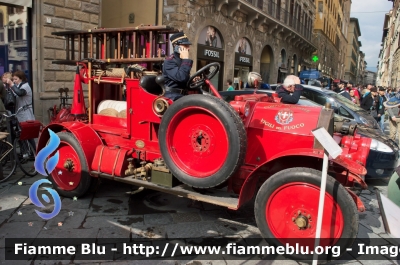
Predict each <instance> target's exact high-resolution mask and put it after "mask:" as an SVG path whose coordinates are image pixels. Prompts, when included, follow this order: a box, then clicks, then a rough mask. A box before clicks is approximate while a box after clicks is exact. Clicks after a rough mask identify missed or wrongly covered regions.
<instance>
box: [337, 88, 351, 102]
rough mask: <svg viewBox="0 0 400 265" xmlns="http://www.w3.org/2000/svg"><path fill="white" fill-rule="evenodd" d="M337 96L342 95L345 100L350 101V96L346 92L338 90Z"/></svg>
mask: <svg viewBox="0 0 400 265" xmlns="http://www.w3.org/2000/svg"><path fill="white" fill-rule="evenodd" d="M338 94H339V95H342V96H343V97H345V98H347V99H349V100H351V96H350V94H349V92H347V91H346V90H344V89H343V90H340V91H339V92H338Z"/></svg>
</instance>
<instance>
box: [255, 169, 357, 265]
mask: <svg viewBox="0 0 400 265" xmlns="http://www.w3.org/2000/svg"><path fill="white" fill-rule="evenodd" d="M320 185H321V172H320V171H317V170H314V169H309V168H290V169H286V170H282V171H280V172H278V173H276V174H274V175H273V176H272V177H270V178H269V179H268V180H267V181H266V182H265V183H264V184H263V185H262V186H261V188H260V190H259V192H258V194H257V197H256V202H255V217H256V221H257V225H258V228H259V229H260V231H261V234H262V235H263V237H264V238H265V240H266V241H267V242H269V243H270V244H272V245H275V246H281V245H283V246H285V245H286V244H287V243H288V244H289V245H295V243H299V244H300V246H304V247H306V246H308V247H309V249H310V250H313V246H314V240H315V234H316V225H317V215H318V202H319V193H320ZM357 231H358V212H357V208H356V205H355V203H354V201H353V199H352V198H351V196H350V195H349V193H348V192H347V191H346V189H345V188H344V187H343V186H342V185H341V184H340V183H339V182H337V181H336V180H335V179H334V178H332V177H330V176H328V179H327V185H326V193H325V203H324V213H323V220H322V233H321V242H320V246H323V247H325V246H340V247H341V248H340V250H341V251H343V252H342V253H344V251H345V249H346V247H351V245H352V244H353V242H354V240H355V238H356V236H357ZM342 253H340V254H342ZM329 255H332V253H330V254H329V253H328V254H327V255H326V256H319V259H320V260H322V259H331V258H332V256H329ZM288 256H290V257H291V258H294V259H308V260H309V259H312V255H309V256H307V255H306V256H304V255H303V256H296V255H288ZM333 258H338V255H336V253H335V255H334V256H333Z"/></svg>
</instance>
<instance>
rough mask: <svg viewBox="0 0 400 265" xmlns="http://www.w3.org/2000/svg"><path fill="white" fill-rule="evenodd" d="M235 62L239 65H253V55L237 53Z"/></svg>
mask: <svg viewBox="0 0 400 265" xmlns="http://www.w3.org/2000/svg"><path fill="white" fill-rule="evenodd" d="M235 64H237V65H248V66H251V65H253V56H248V55H244V54H240V53H235Z"/></svg>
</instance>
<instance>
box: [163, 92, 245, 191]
mask: <svg viewBox="0 0 400 265" xmlns="http://www.w3.org/2000/svg"><path fill="white" fill-rule="evenodd" d="M246 137H247V136H246V131H245V129H244V125H243V122H242V120H241V119H240V117H239V116H238V114H237V113H236V112H235V110H233V108H232V107H231V106H230V105H229V104H227V103H226V102H224V101H223V100H221V99H218V98H216V97H212V96H207V95H188V96H185V97H182V98H180V99H179V100H177V101H176V102H174V104H172V105H171V106H170V107H169V108H168V110H167V111H166V113H165V114H164V116H163V118H162V121H161V125H160V132H159V143H160V150H161V154H162V156H163V158H164V161H165V163H166V164H167V166H168V168H169V169H170V170H171V172H172V173H173V175H174V176H175V177H176V178H177V179H179V180H180V181H182V182H183V183H185V184H188V185H190V186H192V187H196V188H209V187H215V186H217V185H219V184H221V183H222V182H224V181H225V180H226V179H227V178H229V177H230V176H231V175H232V174H233V173H234V172H235V171H236V170H237V169H238V168H239V167H240V166H241V164H242V163H243V160H244V156H245V154H246V147H247V138H246Z"/></svg>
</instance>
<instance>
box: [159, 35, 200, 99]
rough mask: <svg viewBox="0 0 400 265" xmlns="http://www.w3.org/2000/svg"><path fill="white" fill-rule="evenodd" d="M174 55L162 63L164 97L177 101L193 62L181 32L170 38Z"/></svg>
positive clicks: (187, 44) (185, 38)
mask: <svg viewBox="0 0 400 265" xmlns="http://www.w3.org/2000/svg"><path fill="white" fill-rule="evenodd" d="M170 41H171V44H172V48H173V51H174V53H173V54H172V55H171V56H169V57H167V58H166V59H165V61H164V66H163V75H164V79H165V90H166V92H165V97H167V98H170V99H172V100H177V99H179V98H180V97H182V96H183V94H184V93H182V92H184V89H186V87H187V82H188V81H189V77H190V70H191V69H192V65H193V60H190V59H189V49H190V45H191V44H192V43H190V41H189V39H188V38H187V36H186V35H185V34H184V33H183V32H178V33H175V34H174V35H172V36H171V37H170Z"/></svg>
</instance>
